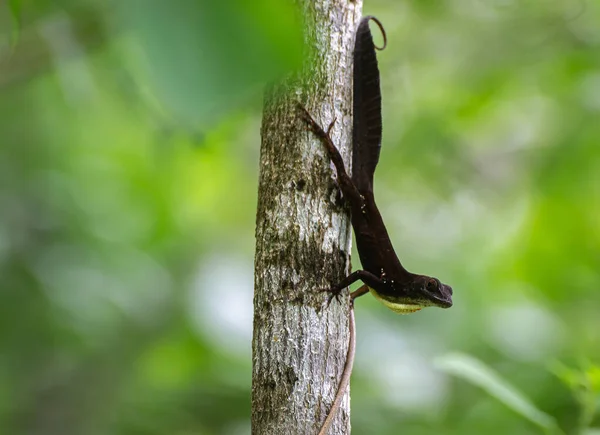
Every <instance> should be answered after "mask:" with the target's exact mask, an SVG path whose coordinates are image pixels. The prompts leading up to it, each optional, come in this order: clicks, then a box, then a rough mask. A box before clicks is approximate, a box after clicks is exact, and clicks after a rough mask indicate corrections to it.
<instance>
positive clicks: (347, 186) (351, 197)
mask: <svg viewBox="0 0 600 435" xmlns="http://www.w3.org/2000/svg"><path fill="white" fill-rule="evenodd" d="M297 107H298V109H299V110H300V113H301V115H302V118H303V119H304V121H305V122H306V123H307V124H308V126H309V128H310V129H311V131H312V132H313V133H314V134H315V135H316V136H317V137H318V138H319V140H320V141H321V142H322V143H323V145H325V149H326V150H327V154H329V158H330V159H331V161H332V162H333V165H334V166H335V169H336V171H337V179H338V183H339V185H340V189H341V190H342V193H343V194H344V197H346V198H347V200H348V201H350V202H351V203H360V202H362V201H363V199H362V197H361V195H360V192H359V191H358V189H357V188H356V186H355V185H354V183H353V182H352V179H351V178H350V176H349V175H348V173H347V172H346V167H345V166H344V160H343V159H342V156H341V154H340V152H339V151H338V149H337V148H336V146H335V145H334V144H333V140H332V139H331V136H330V133H331V130H332V129H333V126H334V124H335V121H336V120H335V119H334V120H333V121H331V123H330V124H329V127H328V128H327V131H325V130H323V127H321V125H320V124H319V123H318V122H317V121H315V120H314V118H313V117H312V116H311V114H310V113H309V112H308V110H306V108H305V107H304V106H303V105H302V104H300V103H297Z"/></svg>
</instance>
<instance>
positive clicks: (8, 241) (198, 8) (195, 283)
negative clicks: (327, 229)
mask: <svg viewBox="0 0 600 435" xmlns="http://www.w3.org/2000/svg"><path fill="white" fill-rule="evenodd" d="M364 12H365V15H366V14H374V15H377V16H378V17H379V18H380V19H381V20H382V22H383V23H384V24H385V26H386V30H387V32H388V40H389V46H388V48H387V49H386V50H385V51H383V52H381V53H380V55H379V59H380V65H381V72H382V86H383V103H384V108H383V111H384V125H385V129H384V145H383V152H382V159H381V162H380V168H379V169H378V172H377V180H376V184H377V185H376V190H377V196H378V202H379V203H380V206H381V208H382V213H383V214H384V217H385V218H386V222H388V226H389V231H390V233H391V235H392V238H393V239H394V241H395V244H396V249H397V251H398V253H399V255H400V257H401V258H402V259H403V262H404V263H405V264H406V266H407V267H408V268H409V269H411V270H415V271H417V272H419V271H422V272H426V273H429V274H434V275H436V276H438V277H439V278H440V279H441V280H442V281H444V282H448V283H450V284H451V285H452V286H453V288H454V290H455V306H454V307H453V308H452V309H450V310H447V311H441V310H434V309H431V310H424V311H423V312H420V313H418V314H415V315H412V316H402V317H399V316H397V315H394V314H393V313H391V312H388V311H387V310H385V309H384V308H383V307H381V306H380V305H378V304H377V303H376V302H375V301H374V300H372V298H370V299H369V298H365V299H364V300H361V301H360V302H361V303H360V304H357V322H358V348H357V362H356V365H355V373H354V376H353V384H352V388H353V390H352V391H353V394H352V405H353V412H352V424H353V429H354V432H355V433H377V434H395V433H398V432H401V433H403V434H414V435H418V434H425V433H433V432H435V433H440V434H458V433H460V434H469V433H474V434H475V433H477V434H479V433H491V434H504V433H511V434H525V433H527V434H529V433H539V432H541V429H540V427H539V424H540V422H541V423H542V426H543V423H544V422H546V423H547V422H548V421H552V422H554V421H555V422H556V424H557V425H558V427H559V430H560V431H561V432H564V433H566V434H579V433H581V434H590V435H591V434H594V433H598V430H599V429H598V428H600V419H599V418H598V415H597V412H596V411H597V408H598V405H599V404H600V387H599V379H600V375H599V373H600V371H599V370H600V369H599V366H598V363H599V361H600V322H599V319H600V317H599V315H598V313H599V312H600V294H599V293H598V288H599V287H600V148H599V145H598V144H599V143H600V126H599V123H598V121H597V119H598V117H599V114H600V50H599V49H600V27H599V26H598V23H599V22H600V4H599V3H598V2H591V1H566V0H555V1H551V2H550V1H549V2H533V1H525V0H521V1H510V0H495V1H490V2H483V1H479V0H453V1H423V0H419V1H416V0H415V1H405V2H396V1H390V0H373V1H372V2H368V3H367V4H366V5H365V8H364ZM299 26H300V24H299V20H298V17H297V16H296V14H295V12H294V10H293V9H292V8H291V6H290V4H288V3H286V2H278V1H274V0H259V1H255V2H252V3H248V2H244V1H242V0H230V1H225V2H210V1H208V0H206V1H200V0H198V1H192V0H176V1H172V2H158V1H154V0H152V1H150V0H149V1H145V2H142V1H141V0H132V1H130V2H114V1H107V2H99V1H93V0H60V1H48V0H45V1H35V2H34V1H32V0H11V1H7V2H3V3H1V4H0V87H1V88H2V98H1V99H0V137H1V138H2V147H0V276H1V277H2V284H1V285H0V433H3V434H4V433H7V434H44V435H48V434H61V435H62V434H67V435H68V434H86V435H87V434H137V435H142V434H144V435H151V434H165V433H169V434H174V435H175V434H182V435H183V434H191V433H194V434H243V433H249V431H250V429H249V417H250V381H251V379H250V376H251V373H250V372H251V358H250V338H251V333H252V325H251V321H252V282H253V278H252V256H253V249H254V237H253V234H254V222H255V208H256V190H257V173H258V152H259V147H260V135H259V125H260V116H261V113H260V110H261V107H260V106H261V101H262V95H261V92H262V87H263V86H264V84H265V83H266V82H267V81H271V80H274V79H276V78H277V77H279V76H280V75H281V74H283V73H284V72H285V71H288V70H290V69H293V68H295V67H297V66H298V64H299V62H300V60H301V57H300V42H299V41H300V34H301V31H300V27H299ZM354 258H357V257H356V255H355V256H354ZM355 267H358V264H356V265H355ZM457 353H460V354H463V355H466V356H460V357H459V358H458V359H457V356H456V355H457ZM453 355H454V356H453ZM452 358H454V359H452ZM435 361H438V365H436V364H435V363H434V362H435ZM440 361H442V362H443V361H445V366H444V364H442V365H441V366H440V365H439V362H440ZM440 367H442V368H445V370H440ZM452 375H455V376H452ZM465 381H467V382H465ZM479 387H481V388H483V390H482V389H481V388H479ZM486 392H487V393H486ZM514 411H517V412H514ZM540 416H544V417H542V418H541V419H540ZM546 417H547V418H546ZM548 419H550V420H548ZM536 423H537V424H536ZM552 424H553V423H552ZM552 424H550V426H551V425H552ZM550 426H547V427H550ZM594 428H595V429H594Z"/></svg>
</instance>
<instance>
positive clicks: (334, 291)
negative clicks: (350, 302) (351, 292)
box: [319, 287, 344, 308]
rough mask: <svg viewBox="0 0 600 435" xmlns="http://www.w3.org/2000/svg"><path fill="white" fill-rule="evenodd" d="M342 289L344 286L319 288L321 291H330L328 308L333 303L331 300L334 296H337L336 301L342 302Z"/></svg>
mask: <svg viewBox="0 0 600 435" xmlns="http://www.w3.org/2000/svg"><path fill="white" fill-rule="evenodd" d="M342 290H344V288H343V287H342V288H338V287H331V288H324V289H320V290H319V292H321V293H329V297H328V298H327V308H329V305H331V301H332V300H333V298H335V300H336V301H338V302H341V301H340V295H341V294H342Z"/></svg>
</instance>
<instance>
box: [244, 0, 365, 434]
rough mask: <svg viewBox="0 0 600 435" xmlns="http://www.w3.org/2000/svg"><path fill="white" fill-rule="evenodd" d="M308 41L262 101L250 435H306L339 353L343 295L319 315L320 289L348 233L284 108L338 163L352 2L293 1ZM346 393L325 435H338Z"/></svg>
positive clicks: (322, 408)
mask: <svg viewBox="0 0 600 435" xmlns="http://www.w3.org/2000/svg"><path fill="white" fill-rule="evenodd" d="M302 6H303V8H304V9H303V11H304V17H305V20H306V23H307V25H306V26H305V27H307V41H310V42H309V44H312V45H316V51H315V53H316V56H314V57H311V60H308V61H307V63H306V67H305V71H304V73H305V74H302V75H301V76H302V78H290V79H288V80H286V81H285V82H283V83H279V84H278V85H276V86H274V87H272V88H271V89H270V91H269V92H268V93H267V95H266V98H265V105H264V113H263V124H262V129H261V135H262V144H261V154H260V180H259V193H258V211H257V227H256V258H255V293H254V337H253V342H252V349H253V367H252V433H253V434H257V435H259V434H260V435H264V434H278V435H280V434H317V432H318V430H319V428H320V426H321V424H322V423H323V421H324V420H325V418H326V416H327V413H328V412H329V409H330V407H331V403H332V402H333V399H334V396H335V392H336V389H337V385H338V381H339V379H340V377H341V374H342V370H343V367H344V362H345V358H346V352H347V349H348V309H349V305H348V299H347V295H344V297H343V298H342V303H341V304H340V303H337V302H335V301H334V302H332V304H331V306H330V307H329V308H326V304H325V302H326V299H327V295H325V294H323V293H320V292H318V291H317V290H318V289H323V288H328V287H329V286H330V285H331V284H332V283H334V282H336V281H339V280H340V279H342V278H343V277H344V276H345V275H347V274H348V273H349V271H350V245H351V241H352V238H351V227H350V222H349V219H348V210H347V209H346V208H344V207H343V206H342V202H341V197H340V193H339V189H338V187H337V184H336V182H335V169H334V168H333V166H332V165H331V164H330V162H329V159H328V157H327V154H326V152H325V149H324V147H323V144H322V143H320V142H319V141H318V140H317V138H316V137H315V136H314V135H313V134H312V133H310V132H309V131H307V128H306V125H305V124H304V123H303V122H302V121H301V119H300V117H299V116H298V111H297V110H296V108H295V101H301V102H303V104H305V106H306V107H307V108H308V110H309V111H310V112H311V113H312V114H313V116H314V117H315V119H316V120H317V121H318V122H320V123H321V124H322V125H323V126H324V127H325V128H326V127H327V126H328V125H329V123H330V122H331V121H332V120H333V119H334V118H335V119H336V120H337V121H336V124H335V126H334V128H333V130H332V138H333V140H334V143H335V144H336V145H337V146H338V148H339V149H340V152H341V154H342V156H343V157H344V161H345V162H346V167H347V168H350V161H351V158H350V157H351V156H350V144H351V128H352V118H351V108H352V51H353V46H354V32H355V29H356V27H357V25H358V21H359V20H360V16H361V9H362V2H361V1H357V2H351V1H348V0H306V1H303V2H302ZM349 402H350V400H349V394H346V397H345V398H344V400H343V402H342V407H341V410H340V412H339V413H338V415H337V417H336V418H335V421H334V423H333V425H332V428H331V429H330V431H329V433H330V434H347V433H349V432H350V403H349Z"/></svg>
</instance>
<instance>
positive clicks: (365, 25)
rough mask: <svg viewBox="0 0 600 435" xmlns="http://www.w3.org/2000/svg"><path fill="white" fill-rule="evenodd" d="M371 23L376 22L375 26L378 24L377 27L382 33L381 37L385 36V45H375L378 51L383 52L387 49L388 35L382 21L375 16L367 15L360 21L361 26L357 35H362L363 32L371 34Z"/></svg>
mask: <svg viewBox="0 0 600 435" xmlns="http://www.w3.org/2000/svg"><path fill="white" fill-rule="evenodd" d="M369 21H374V22H375V24H377V27H379V30H380V31H381V36H383V45H382V46H381V47H378V46H376V45H374V47H375V49H376V50H380V51H381V50H383V49H385V47H387V34H386V33H385V29H384V27H383V24H381V21H379V19H378V18H377V17H375V16H373V15H367V16H365V17H363V18H362V19H361V20H360V24H359V25H358V30H357V33H362V32H368V33H371V30H370V29H369Z"/></svg>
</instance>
